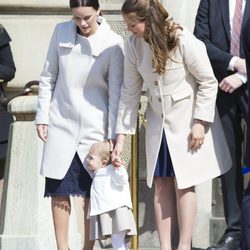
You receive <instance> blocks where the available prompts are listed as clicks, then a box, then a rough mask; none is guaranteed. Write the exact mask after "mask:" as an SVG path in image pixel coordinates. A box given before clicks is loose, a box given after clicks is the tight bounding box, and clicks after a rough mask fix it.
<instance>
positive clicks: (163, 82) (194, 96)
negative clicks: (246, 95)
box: [116, 28, 231, 189]
mask: <svg viewBox="0 0 250 250" xmlns="http://www.w3.org/2000/svg"><path fill="white" fill-rule="evenodd" d="M171 58H172V60H168V61H167V65H166V72H165V73H164V74H163V75H161V76H160V75H159V74H157V73H154V70H153V68H152V51H151V49H150V47H149V45H148V44H147V43H146V42H145V40H144V39H142V38H135V37H134V36H132V37H130V39H129V41H128V43H127V47H126V51H125V66H124V67H125V71H124V84H123V87H122V91H121V98H120V104H119V111H118V119H117V127H116V133H117V134H133V133H135V128H136V120H137V113H138V107H139V100H140V96H141V89H142V84H143V83H144V84H145V86H146V88H147V95H148V105H147V111H146V118H147V124H146V157H147V184H148V186H149V187H151V186H152V182H153V176H154V170H155V165H156V161H157V157H158V153H159V148H160V144H161V138H162V135H163V129H164V130H165V134H166V138H167V143H168V148H169V152H170V155H171V159H172V163H173V168H174V172H175V176H176V180H177V185H178V188H180V189H181V188H187V187H189V186H193V185H196V184H198V183H201V182H204V181H206V180H209V179H212V178H214V177H216V176H219V175H221V174H223V173H224V172H226V171H227V170H228V169H229V168H230V166H231V158H230V155H229V151H228V146H227V143H226V141H225V137H224V133H223V130H222V127H221V124H220V120H219V118H218V115H217V113H216V112H215V100H216V93H217V87H218V83H217V81H216V79H215V77H214V75H213V71H212V68H211V65H210V62H209V60H208V57H207V53H206V48H205V46H204V44H203V43H202V42H200V41H199V40H197V39H196V38H195V37H194V36H193V35H192V34H191V33H190V32H189V31H188V30H187V29H186V28H183V31H181V32H180V34H179V45H178V47H177V49H176V50H175V51H174V52H173V53H172V55H171ZM195 118H196V119H200V120H204V121H207V122H209V123H212V124H211V125H210V126H209V128H207V130H206V134H205V141H204V144H203V145H202V147H201V148H200V149H199V150H197V151H190V150H189V149H188V135H189V133H190V130H191V127H192V125H193V119H195Z"/></svg>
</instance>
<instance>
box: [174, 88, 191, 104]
mask: <svg viewBox="0 0 250 250" xmlns="http://www.w3.org/2000/svg"><path fill="white" fill-rule="evenodd" d="M191 94H193V90H192V88H191V87H190V88H186V89H183V90H181V91H178V92H176V93H173V94H172V95H171V97H172V99H173V101H179V100H182V99H185V98H187V97H189V96H191Z"/></svg>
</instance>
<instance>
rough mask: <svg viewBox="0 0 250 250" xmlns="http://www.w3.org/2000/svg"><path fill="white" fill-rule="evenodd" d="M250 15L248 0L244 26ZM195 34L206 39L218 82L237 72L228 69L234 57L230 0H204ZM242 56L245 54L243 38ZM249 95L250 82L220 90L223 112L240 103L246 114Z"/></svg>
mask: <svg viewBox="0 0 250 250" xmlns="http://www.w3.org/2000/svg"><path fill="white" fill-rule="evenodd" d="M248 17H250V0H246V6H245V11H244V17H243V23H242V28H243V27H244V26H245V23H246V20H247V19H248ZM194 34H195V36H196V37H197V38H198V39H200V40H202V41H203V42H204V43H205V45H206V48H207V53H208V56H209V59H210V62H211V64H212V67H213V70H214V74H215V76H216V78H217V80H218V82H220V81H221V80H222V79H223V78H225V77H226V76H228V75H230V74H232V73H234V72H230V71H228V65H229V62H230V60H231V58H232V57H233V55H231V54H230V23H229V0H201V1H200V5H199V8H198V12H197V16H196V20H195V29H194ZM241 40H242V39H241ZM240 56H241V58H244V52H243V47H242V41H241V50H240ZM247 95H248V94H247V85H246V84H244V85H243V86H241V87H240V88H239V89H237V90H236V91H234V93H233V94H228V93H225V92H223V91H220V90H219V92H218V98H217V106H218V109H219V112H220V115H223V113H224V112H227V111H228V110H229V109H230V108H231V107H232V106H233V105H235V103H237V104H238V105H239V107H240V109H241V111H242V113H243V115H244V117H245V118H246V117H247V102H248V98H247Z"/></svg>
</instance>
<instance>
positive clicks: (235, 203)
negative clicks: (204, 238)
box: [218, 104, 243, 239]
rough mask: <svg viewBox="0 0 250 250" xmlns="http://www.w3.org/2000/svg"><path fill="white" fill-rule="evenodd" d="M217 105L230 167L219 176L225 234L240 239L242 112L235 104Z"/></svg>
mask: <svg viewBox="0 0 250 250" xmlns="http://www.w3.org/2000/svg"><path fill="white" fill-rule="evenodd" d="M221 107H222V108H220V107H218V111H219V113H220V117H221V122H222V126H223V129H224V133H225V137H226V140H227V143H228V146H229V150H230V154H231V158H232V162H233V165H232V168H231V169H230V170H229V171H228V172H227V173H225V174H224V175H222V176H221V183H222V195H223V204H224V213H225V220H226V224H227V228H226V231H225V235H228V236H233V237H235V238H237V239H240V235H241V202H242V198H243V175H242V142H243V131H242V126H241V122H242V113H241V111H240V108H239V107H238V106H237V104H235V105H234V106H231V107H230V109H229V110H227V111H226V112H225V110H223V106H221Z"/></svg>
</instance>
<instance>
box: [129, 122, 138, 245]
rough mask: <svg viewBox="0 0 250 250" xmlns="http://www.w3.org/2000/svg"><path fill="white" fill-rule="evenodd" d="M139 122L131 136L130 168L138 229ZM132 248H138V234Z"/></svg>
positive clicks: (133, 203)
mask: <svg viewBox="0 0 250 250" xmlns="http://www.w3.org/2000/svg"><path fill="white" fill-rule="evenodd" d="M138 131H139V130H138V122H137V128H136V133H135V135H132V138H131V155H132V156H131V170H130V176H131V179H130V187H131V198H132V205H133V214H134V217H135V222H136V227H137V229H138V138H139V136H138ZM131 249H133V250H137V249H138V235H134V236H132V238H131Z"/></svg>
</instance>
